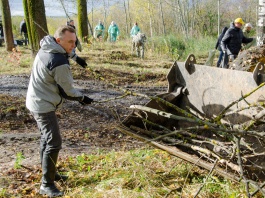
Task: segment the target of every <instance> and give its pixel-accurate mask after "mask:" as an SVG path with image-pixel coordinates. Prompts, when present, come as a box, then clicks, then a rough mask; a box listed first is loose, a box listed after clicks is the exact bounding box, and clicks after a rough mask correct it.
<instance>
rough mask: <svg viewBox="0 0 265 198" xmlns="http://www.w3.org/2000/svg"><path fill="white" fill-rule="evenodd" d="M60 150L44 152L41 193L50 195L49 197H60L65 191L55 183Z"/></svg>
mask: <svg viewBox="0 0 265 198" xmlns="http://www.w3.org/2000/svg"><path fill="white" fill-rule="evenodd" d="M58 154H59V152H54V153H49V154H47V153H45V152H44V153H43V158H42V184H41V187H40V194H42V195H48V196H49V197H59V196H62V195H63V192H61V191H60V190H58V188H57V187H56V186H55V184H54V180H55V173H56V163H57V158H58Z"/></svg>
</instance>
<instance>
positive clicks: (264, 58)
mask: <svg viewBox="0 0 265 198" xmlns="http://www.w3.org/2000/svg"><path fill="white" fill-rule="evenodd" d="M259 62H260V63H263V64H265V45H262V46H254V47H251V48H249V49H248V50H244V51H241V52H240V53H239V55H238V57H237V58H236V59H235V60H234V61H233V62H232V63H231V64H230V66H229V68H230V69H235V70H240V71H249V72H252V71H253V70H254V68H255V67H256V65H257V64H258V63H259Z"/></svg>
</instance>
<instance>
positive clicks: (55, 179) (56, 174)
mask: <svg viewBox="0 0 265 198" xmlns="http://www.w3.org/2000/svg"><path fill="white" fill-rule="evenodd" d="M67 179H68V176H66V175H60V174H59V173H57V172H56V173H55V177H54V181H66V180H67Z"/></svg>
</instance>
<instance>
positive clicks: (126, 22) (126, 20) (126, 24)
mask: <svg viewBox="0 0 265 198" xmlns="http://www.w3.org/2000/svg"><path fill="white" fill-rule="evenodd" d="M123 5H124V12H125V26H126V35H128V34H129V30H128V18H127V9H126V3H125V0H123Z"/></svg>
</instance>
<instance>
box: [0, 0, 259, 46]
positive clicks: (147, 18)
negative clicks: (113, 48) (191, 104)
mask: <svg viewBox="0 0 265 198" xmlns="http://www.w3.org/2000/svg"><path fill="white" fill-rule="evenodd" d="M56 1H58V2H59V3H60V6H58V10H64V12H65V16H64V17H65V19H66V20H69V18H71V19H74V20H75V21H76V27H77V29H78V34H79V37H80V38H82V39H83V41H84V39H85V38H87V37H90V36H91V35H92V31H93V29H94V27H95V26H96V24H97V23H98V21H99V20H102V21H103V23H104V25H105V28H106V29H107V28H108V26H109V24H110V23H111V21H115V22H116V23H117V25H118V26H119V29H120V32H121V35H120V37H121V38H126V37H129V32H130V29H131V28H132V26H133V24H134V23H135V22H138V24H139V27H140V28H141V32H144V33H145V34H146V35H147V36H148V37H153V36H165V35H176V36H182V37H185V38H187V39H188V38H191V37H201V36H214V37H217V35H218V33H219V31H220V30H218V13H220V14H219V17H220V27H219V29H222V28H223V27H224V26H229V25H230V23H231V22H232V21H234V19H236V18H238V17H241V18H243V20H244V21H245V22H250V23H251V24H252V25H253V26H254V27H256V23H257V12H258V5H259V2H258V0H146V1H142V0H56ZM44 2H45V1H44V0H23V5H24V13H25V18H26V21H27V25H28V29H30V32H29V39H30V42H31V47H32V49H35V50H33V51H36V50H38V43H39V40H40V39H41V38H42V37H43V35H47V34H48V33H49V29H48V28H47V27H49V26H47V22H46V15H45V5H44ZM8 3H9V1H8V0H2V1H1V8H2V9H1V11H2V14H3V18H4V19H5V20H4V23H7V24H12V20H11V16H10V11H9V14H8V8H7V6H6V5H8ZM69 5H73V7H69ZM85 5H87V7H86V9H84V8H85ZM50 6H52V5H50ZM46 9H49V7H46ZM218 11H219V12H218ZM86 16H87V17H86ZM9 17H10V19H9ZM4 26H5V25H4ZM6 26H7V28H9V29H10V28H12V25H6ZM9 31H10V30H9ZM35 33H36V34H38V36H36V35H34V34H35ZM36 38H37V40H36ZM10 39H12V37H11V38H10ZM34 39H35V40H36V42H35V41H34ZM8 43H9V42H8ZM10 43H11V45H12V43H13V42H12V41H10ZM11 49H12V47H8V50H11Z"/></svg>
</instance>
